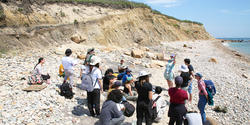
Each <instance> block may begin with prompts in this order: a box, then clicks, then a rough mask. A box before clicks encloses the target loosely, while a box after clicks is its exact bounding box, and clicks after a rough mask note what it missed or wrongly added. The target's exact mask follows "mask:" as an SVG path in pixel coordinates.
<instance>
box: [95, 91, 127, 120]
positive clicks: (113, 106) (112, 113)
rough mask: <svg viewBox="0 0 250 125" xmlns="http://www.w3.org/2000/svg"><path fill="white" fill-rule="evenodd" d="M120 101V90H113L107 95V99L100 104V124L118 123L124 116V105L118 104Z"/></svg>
mask: <svg viewBox="0 0 250 125" xmlns="http://www.w3.org/2000/svg"><path fill="white" fill-rule="evenodd" d="M121 101H122V93H121V91H120V90H113V91H111V92H110V94H109V95H108V98H107V100H106V101H105V102H104V103H103V105H102V111H101V114H100V124H101V125H120V124H121V123H122V122H123V121H124V120H125V117H124V115H123V112H122V111H124V110H125V108H124V105H122V104H120V102H121Z"/></svg>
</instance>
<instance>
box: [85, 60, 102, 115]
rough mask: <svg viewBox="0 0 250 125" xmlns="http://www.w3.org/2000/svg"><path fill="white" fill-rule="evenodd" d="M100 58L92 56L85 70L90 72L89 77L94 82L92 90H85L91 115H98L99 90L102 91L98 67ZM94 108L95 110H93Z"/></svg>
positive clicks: (100, 74) (100, 73)
mask: <svg viewBox="0 0 250 125" xmlns="http://www.w3.org/2000/svg"><path fill="white" fill-rule="evenodd" d="M99 65H100V59H99V58H98V57H96V56H93V57H92V58H91V60H90V63H89V66H88V67H87V68H86V71H87V72H88V73H89V72H91V77H92V80H93V83H94V90H93V91H92V92H87V100H88V109H89V112H90V115H91V116H93V117H94V116H99V115H100V92H102V91H103V86H102V72H101V70H100V69H99ZM94 109H95V112H94Z"/></svg>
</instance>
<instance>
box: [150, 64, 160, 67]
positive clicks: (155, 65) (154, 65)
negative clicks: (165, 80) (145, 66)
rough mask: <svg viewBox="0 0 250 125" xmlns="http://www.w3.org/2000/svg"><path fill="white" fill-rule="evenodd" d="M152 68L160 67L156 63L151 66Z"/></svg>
mask: <svg viewBox="0 0 250 125" xmlns="http://www.w3.org/2000/svg"><path fill="white" fill-rule="evenodd" d="M149 66H150V68H158V67H159V66H158V65H157V64H155V63H151V64H149Z"/></svg>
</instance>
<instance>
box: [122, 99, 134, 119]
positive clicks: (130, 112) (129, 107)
mask: <svg viewBox="0 0 250 125" xmlns="http://www.w3.org/2000/svg"><path fill="white" fill-rule="evenodd" d="M122 104H123V105H124V107H125V111H124V115H125V116H127V117H131V116H132V115H133V114H134V112H135V106H134V105H132V104H131V103H129V102H128V101H123V102H122Z"/></svg>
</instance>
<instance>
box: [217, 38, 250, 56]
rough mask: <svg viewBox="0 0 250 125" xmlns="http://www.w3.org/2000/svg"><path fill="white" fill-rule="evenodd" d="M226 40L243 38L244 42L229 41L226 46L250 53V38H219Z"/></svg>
mask: <svg viewBox="0 0 250 125" xmlns="http://www.w3.org/2000/svg"><path fill="white" fill-rule="evenodd" d="M218 39H224V40H243V42H228V43H226V46H228V47H230V48H231V49H234V50H236V51H239V52H240V53H243V54H246V55H250V38H218Z"/></svg>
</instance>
